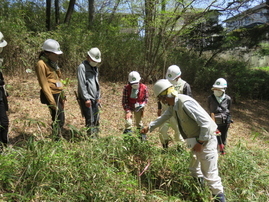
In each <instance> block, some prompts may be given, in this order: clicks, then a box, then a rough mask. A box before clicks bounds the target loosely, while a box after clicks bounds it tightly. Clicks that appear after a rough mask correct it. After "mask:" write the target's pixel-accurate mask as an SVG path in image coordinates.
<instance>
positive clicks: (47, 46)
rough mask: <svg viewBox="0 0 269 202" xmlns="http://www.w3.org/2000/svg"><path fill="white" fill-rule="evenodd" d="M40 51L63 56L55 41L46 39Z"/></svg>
mask: <svg viewBox="0 0 269 202" xmlns="http://www.w3.org/2000/svg"><path fill="white" fill-rule="evenodd" d="M42 49H43V50H44V51H48V52H52V53H55V54H57V55H60V54H63V52H62V51H61V49H60V45H59V43H58V42H57V41H55V40H54V39H47V40H46V41H45V42H44V44H43V46H42Z"/></svg>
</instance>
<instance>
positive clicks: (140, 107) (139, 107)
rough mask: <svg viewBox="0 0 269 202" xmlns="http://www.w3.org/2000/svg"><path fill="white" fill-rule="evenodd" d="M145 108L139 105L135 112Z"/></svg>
mask: <svg viewBox="0 0 269 202" xmlns="http://www.w3.org/2000/svg"><path fill="white" fill-rule="evenodd" d="M144 106H145V105H144V104H141V105H139V106H138V107H136V108H135V111H136V112H139V111H140V110H141V109H142V108H144Z"/></svg>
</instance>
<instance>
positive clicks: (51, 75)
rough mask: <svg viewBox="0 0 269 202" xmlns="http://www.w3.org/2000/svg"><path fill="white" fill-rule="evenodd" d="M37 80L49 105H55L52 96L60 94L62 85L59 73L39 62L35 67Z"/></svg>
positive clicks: (41, 61)
mask: <svg viewBox="0 0 269 202" xmlns="http://www.w3.org/2000/svg"><path fill="white" fill-rule="evenodd" d="M35 71H36V75H37V79H38V82H39V85H40V87H41V89H42V90H43V92H44V94H45V96H46V98H47V100H48V101H49V103H50V105H54V106H55V105H56V102H55V100H54V98H53V94H58V93H61V91H62V90H63V85H62V83H61V71H60V70H58V71H55V70H54V69H53V68H51V67H50V66H48V65H47V64H46V63H45V62H44V61H43V60H39V61H38V62H37V64H36V67H35Z"/></svg>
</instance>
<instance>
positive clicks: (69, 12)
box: [64, 0, 76, 24]
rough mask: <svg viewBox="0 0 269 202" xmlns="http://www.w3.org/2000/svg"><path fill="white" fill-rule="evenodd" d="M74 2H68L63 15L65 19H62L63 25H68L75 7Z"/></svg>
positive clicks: (74, 0) (72, 0)
mask: <svg viewBox="0 0 269 202" xmlns="http://www.w3.org/2000/svg"><path fill="white" fill-rule="evenodd" d="M75 3H76V0H70V2H69V6H68V9H67V12H66V15H65V19H64V23H67V24H69V23H70V20H71V17H72V13H73V11H74V6H75Z"/></svg>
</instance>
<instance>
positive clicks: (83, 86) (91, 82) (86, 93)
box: [77, 60, 100, 101]
mask: <svg viewBox="0 0 269 202" xmlns="http://www.w3.org/2000/svg"><path fill="white" fill-rule="evenodd" d="M98 76H99V72H98V68H97V67H92V66H91V65H90V64H89V62H88V61H87V60H85V61H84V62H82V63H81V64H80V65H79V66H78V69H77V79H78V94H79V96H80V98H81V99H83V100H84V101H87V100H98V99H100V85H99V80H98Z"/></svg>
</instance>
